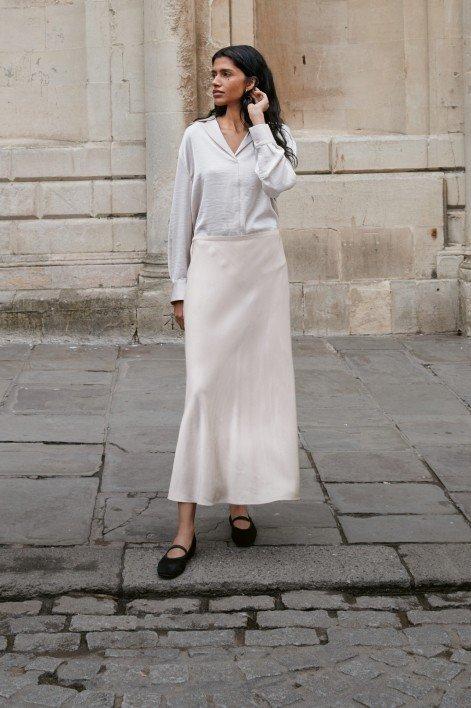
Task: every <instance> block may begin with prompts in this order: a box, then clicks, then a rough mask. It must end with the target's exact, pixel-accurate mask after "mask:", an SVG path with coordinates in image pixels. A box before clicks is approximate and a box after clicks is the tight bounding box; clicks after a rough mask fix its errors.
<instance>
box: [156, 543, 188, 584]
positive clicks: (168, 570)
mask: <svg viewBox="0 0 471 708" xmlns="http://www.w3.org/2000/svg"><path fill="white" fill-rule="evenodd" d="M172 548H181V549H182V550H183V551H185V555H184V556H177V557H176V558H169V557H168V555H167V553H168V552H169V551H170V550H171V549H172ZM195 551H196V534H193V540H192V542H191V545H190V547H189V548H188V550H187V549H186V548H185V546H180V544H179V543H174V544H173V546H170V548H167V550H166V552H165V554H164V555H163V556H162V558H161V559H160V560H159V562H158V564H157V573H158V575H159V577H161V578H176V577H177V575H180V573H183V571H184V570H185V568H186V564H187V561H189V560H190V558H193V556H194V555H195Z"/></svg>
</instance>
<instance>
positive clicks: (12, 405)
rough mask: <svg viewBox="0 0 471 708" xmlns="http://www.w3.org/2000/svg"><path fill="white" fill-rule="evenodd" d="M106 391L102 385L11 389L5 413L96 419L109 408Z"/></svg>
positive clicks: (105, 387) (36, 386)
mask: <svg viewBox="0 0 471 708" xmlns="http://www.w3.org/2000/svg"><path fill="white" fill-rule="evenodd" d="M108 398H109V387H108V386H106V385H102V384H88V385H86V386H83V385H79V386H76V385H70V386H57V385H56V386H54V387H50V386H38V385H30V384H28V385H23V386H14V387H13V389H12V391H11V394H10V396H9V398H8V405H7V410H9V411H12V412H14V413H24V414H28V413H29V414H43V413H54V414H67V415H70V414H72V415H80V414H86V415H97V414H100V413H105V412H106V410H107V407H108Z"/></svg>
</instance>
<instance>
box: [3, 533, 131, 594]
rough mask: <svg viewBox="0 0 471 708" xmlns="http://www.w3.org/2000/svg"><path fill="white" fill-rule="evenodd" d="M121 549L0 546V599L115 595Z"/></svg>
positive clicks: (118, 546)
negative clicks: (76, 593) (81, 593)
mask: <svg viewBox="0 0 471 708" xmlns="http://www.w3.org/2000/svg"><path fill="white" fill-rule="evenodd" d="M122 553H123V550H122V546H120V545H116V546H74V547H70V548H54V547H49V548H30V547H28V548H18V547H16V548H5V547H0V597H2V598H8V597H14V598H16V597H26V598H28V597H36V596H37V595H40V594H57V593H64V592H73V591H79V590H82V591H91V592H93V591H96V592H105V593H106V592H109V593H116V592H118V590H119V588H120V582H121V563H122Z"/></svg>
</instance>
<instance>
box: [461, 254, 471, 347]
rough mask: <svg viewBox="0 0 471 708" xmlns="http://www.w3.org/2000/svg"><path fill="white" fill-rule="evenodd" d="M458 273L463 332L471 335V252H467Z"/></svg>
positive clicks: (467, 335)
mask: <svg viewBox="0 0 471 708" xmlns="http://www.w3.org/2000/svg"><path fill="white" fill-rule="evenodd" d="M458 275H459V278H458V283H459V298H460V326H461V332H462V334H464V335H465V336H466V337H471V253H466V254H465V257H464V259H463V261H462V263H461V265H460V267H459V271H458Z"/></svg>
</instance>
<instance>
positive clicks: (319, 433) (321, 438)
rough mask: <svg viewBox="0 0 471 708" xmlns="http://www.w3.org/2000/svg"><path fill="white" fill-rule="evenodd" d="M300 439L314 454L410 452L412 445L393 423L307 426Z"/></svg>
mask: <svg viewBox="0 0 471 708" xmlns="http://www.w3.org/2000/svg"><path fill="white" fill-rule="evenodd" d="M299 429H300V431H301V437H302V440H303V442H305V444H306V447H307V449H308V450H311V452H313V453H314V452H315V451H317V452H339V451H343V450H345V451H346V450H348V451H350V450H352V451H354V450H372V451H374V450H407V449H408V448H409V445H408V444H407V442H406V440H405V439H404V438H403V437H402V435H401V434H400V432H399V430H398V429H397V428H396V426H394V425H393V424H392V423H389V424H388V425H375V426H372V425H348V426H347V425H343V426H342V425H324V426H318V425H306V424H304V423H300V425H299Z"/></svg>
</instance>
